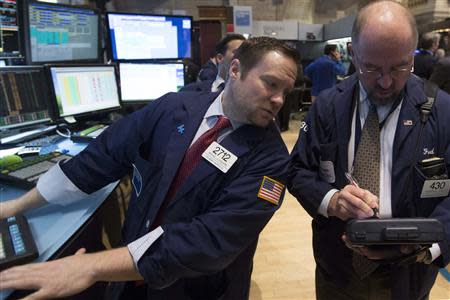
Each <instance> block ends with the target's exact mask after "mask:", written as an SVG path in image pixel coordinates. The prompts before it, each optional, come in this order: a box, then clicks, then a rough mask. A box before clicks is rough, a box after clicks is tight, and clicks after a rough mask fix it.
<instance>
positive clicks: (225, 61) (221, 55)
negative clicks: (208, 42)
mask: <svg viewBox="0 0 450 300" xmlns="http://www.w3.org/2000/svg"><path fill="white" fill-rule="evenodd" d="M243 41H245V37H244V36H243V35H241V34H228V35H227V36H225V37H224V38H223V39H222V40H221V41H220V42H219V43H218V44H217V45H216V56H215V61H216V63H217V76H215V77H214V79H204V80H202V81H200V82H194V83H191V84H188V85H186V86H185V87H183V88H182V89H181V90H180V92H217V91H222V90H223V88H224V87H225V80H226V79H227V74H228V69H229V68H230V62H231V60H232V59H233V55H234V53H235V52H236V50H237V48H239V46H240V45H241V44H242V42H243Z"/></svg>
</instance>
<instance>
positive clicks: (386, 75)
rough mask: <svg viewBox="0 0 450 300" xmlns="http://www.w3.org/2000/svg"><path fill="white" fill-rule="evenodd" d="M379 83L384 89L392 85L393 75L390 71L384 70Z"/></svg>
mask: <svg viewBox="0 0 450 300" xmlns="http://www.w3.org/2000/svg"><path fill="white" fill-rule="evenodd" d="M378 84H379V85H380V86H381V87H382V88H383V89H388V88H390V87H391V85H392V76H391V73H390V72H383V74H382V75H381V77H380V78H378Z"/></svg>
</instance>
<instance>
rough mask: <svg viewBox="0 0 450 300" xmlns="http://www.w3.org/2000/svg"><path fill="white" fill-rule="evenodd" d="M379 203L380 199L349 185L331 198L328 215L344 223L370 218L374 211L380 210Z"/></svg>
mask: <svg viewBox="0 0 450 300" xmlns="http://www.w3.org/2000/svg"><path fill="white" fill-rule="evenodd" d="M378 202H379V200H378V197H377V196H375V195H374V194H372V193H371V192H370V191H368V190H364V189H362V188H359V187H357V186H354V185H350V184H349V185H346V186H345V187H344V188H343V189H342V190H340V191H339V192H336V193H335V194H334V195H333V197H331V200H330V203H329V205H328V215H329V216H335V217H338V218H339V219H341V220H343V221H346V220H348V219H366V218H370V217H372V216H373V214H374V210H373V209H374V208H376V209H378Z"/></svg>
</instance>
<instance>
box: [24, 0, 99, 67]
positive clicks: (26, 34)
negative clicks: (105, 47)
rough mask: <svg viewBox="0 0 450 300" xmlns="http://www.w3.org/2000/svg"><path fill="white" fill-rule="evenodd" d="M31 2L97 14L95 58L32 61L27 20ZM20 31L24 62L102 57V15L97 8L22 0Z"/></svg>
mask: <svg viewBox="0 0 450 300" xmlns="http://www.w3.org/2000/svg"><path fill="white" fill-rule="evenodd" d="M32 4H37V5H43V6H50V7H52V6H53V7H58V8H67V9H81V10H86V11H92V12H94V14H95V15H97V31H98V34H97V37H98V38H97V58H95V59H77V60H58V61H56V60H51V61H36V62H34V61H32V57H31V39H30V20H29V17H30V16H29V6H30V5H32ZM22 16H23V18H22V19H23V22H22V26H23V27H22V32H23V45H24V47H23V48H24V50H25V58H26V62H27V64H29V65H44V64H59V63H69V64H70V63H97V62H100V61H101V58H102V49H101V45H102V37H103V34H102V30H101V28H102V27H101V19H102V16H101V14H100V12H99V10H98V9H96V8H91V7H85V6H76V5H64V4H56V3H48V2H40V1H36V0H23V7H22Z"/></svg>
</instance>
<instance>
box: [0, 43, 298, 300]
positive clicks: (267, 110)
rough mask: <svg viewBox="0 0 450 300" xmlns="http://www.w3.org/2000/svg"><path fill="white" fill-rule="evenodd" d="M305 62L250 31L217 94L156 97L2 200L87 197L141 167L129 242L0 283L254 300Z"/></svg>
mask: <svg viewBox="0 0 450 300" xmlns="http://www.w3.org/2000/svg"><path fill="white" fill-rule="evenodd" d="M298 63H299V54H298V53H297V51H295V50H293V49H291V48H289V47H287V46H286V45H284V44H283V43H282V42H280V41H278V40H276V39H273V38H267V37H259V38H252V39H249V40H246V41H244V43H243V44H242V45H241V47H239V49H238V50H237V51H236V53H235V57H234V59H233V60H232V61H231V63H230V68H229V73H228V81H227V83H226V86H225V89H224V90H223V91H222V92H221V93H202V94H197V93H182V92H179V93H169V94H166V95H164V96H163V97H161V98H160V99H157V100H155V101H151V102H150V103H149V104H148V105H147V106H146V107H144V108H143V109H141V110H139V111H137V112H136V113H134V114H131V115H129V116H127V117H125V118H123V119H121V120H119V121H118V122H116V123H114V124H113V125H111V126H110V127H108V129H107V130H105V131H104V132H103V133H102V134H101V135H100V136H98V137H97V138H96V139H95V141H93V142H92V143H91V144H89V146H88V147H87V148H86V149H85V150H84V151H82V152H81V153H80V154H79V155H77V156H75V157H74V158H72V159H71V160H69V161H66V162H64V163H62V164H60V165H57V166H55V167H54V168H53V169H50V170H49V172H48V173H46V174H44V175H42V176H41V177H40V179H39V181H38V184H37V187H36V188H34V189H32V190H31V191H30V192H28V193H27V194H25V195H24V196H22V197H20V198H18V199H15V200H10V201H6V202H1V203H0V218H7V217H9V216H12V215H15V214H18V213H20V212H22V211H25V210H27V209H31V208H34V207H38V206H41V205H44V204H46V203H48V202H50V203H58V204H61V205H65V204H69V203H71V202H75V201H81V200H83V199H84V198H85V197H86V195H87V194H90V193H92V192H94V191H96V190H98V189H100V188H102V187H103V186H105V185H107V184H108V183H110V182H114V181H116V180H118V179H120V178H122V177H123V176H124V175H125V174H128V173H131V172H132V173H133V180H132V182H133V187H134V189H133V192H132V198H131V201H130V204H129V206H128V211H127V214H126V219H125V223H124V228H123V243H124V244H123V247H120V248H117V249H112V250H108V251H103V252H97V253H88V254H86V253H84V251H83V250H80V251H79V252H78V253H77V255H73V256H69V257H65V258H62V259H58V260H54V261H49V262H44V263H37V264H30V265H24V266H18V267H13V268H10V269H7V270H4V271H2V272H1V273H0V289H9V288H13V289H33V290H36V291H35V292H34V293H33V294H32V295H31V296H30V297H31V298H33V297H35V298H39V299H41V298H45V299H47V298H54V297H65V296H69V295H73V294H76V293H78V292H80V291H82V290H84V289H86V288H88V287H89V286H90V285H92V284H93V283H94V282H96V281H112V282H115V283H114V284H112V285H111V286H110V290H109V294H108V295H107V297H106V299H118V298H120V299H152V300H154V299H177V300H183V299H186V300H195V299H198V300H201V299H208V300H214V299H221V300H237V299H239V300H241V299H248V296H249V289H250V277H251V272H252V261H253V255H254V253H255V250H256V245H257V241H258V235H259V233H260V232H261V230H262V229H263V228H264V226H265V225H266V224H267V222H268V221H269V220H270V218H271V217H272V215H273V214H274V212H275V211H276V210H277V209H278V207H279V206H280V205H281V202H282V198H283V194H284V184H285V182H286V177H287V169H288V165H289V154H288V151H287V148H286V145H285V144H284V142H283V140H282V139H281V136H280V133H279V131H278V129H277V128H276V126H275V124H274V121H273V119H274V118H275V116H276V114H277V113H278V111H279V110H280V108H281V106H282V105H283V102H284V97H285V95H287V94H288V93H289V92H290V91H291V90H292V89H293V88H294V82H295V79H296V76H297V64H298ZM213 142H215V144H212V143H213ZM209 145H210V146H211V147H209V150H208V146H209ZM202 154H203V155H205V156H207V157H209V160H207V159H205V158H203V156H202ZM139 280H141V281H142V280H143V282H140V283H138V282H136V281H139Z"/></svg>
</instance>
